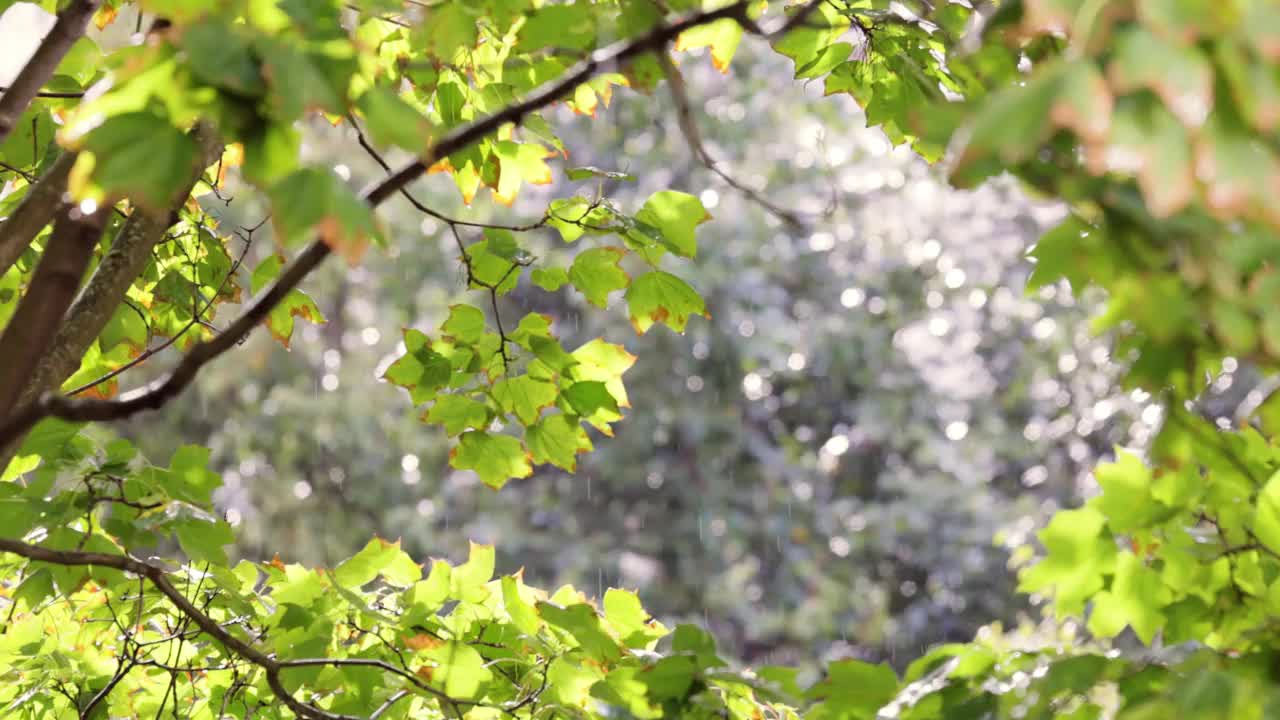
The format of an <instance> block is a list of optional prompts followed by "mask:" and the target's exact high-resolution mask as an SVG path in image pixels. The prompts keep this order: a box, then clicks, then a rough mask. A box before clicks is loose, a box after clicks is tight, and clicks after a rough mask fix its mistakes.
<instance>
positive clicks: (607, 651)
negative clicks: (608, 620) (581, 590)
mask: <svg viewBox="0 0 1280 720" xmlns="http://www.w3.org/2000/svg"><path fill="white" fill-rule="evenodd" d="M537 607H538V614H539V615H541V616H542V619H543V620H546V621H547V623H549V624H551V625H554V626H556V627H558V628H561V629H562V630H565V631H567V632H568V633H569V635H571V636H572V637H573V639H574V640H575V641H577V644H578V646H579V647H581V648H582V649H583V651H585V652H586V653H587V655H588V656H590V657H591V658H593V659H595V660H597V661H602V662H616V661H617V660H618V658H620V657H621V656H622V652H621V650H620V648H619V647H618V643H617V642H615V641H614V639H613V638H611V637H609V635H608V633H606V632H605V631H604V629H603V628H601V627H600V616H599V615H596V612H595V610H593V609H592V608H591V606H590V605H570V606H568V607H560V606H559V605H556V604H554V603H550V602H540V603H538V605H537Z"/></svg>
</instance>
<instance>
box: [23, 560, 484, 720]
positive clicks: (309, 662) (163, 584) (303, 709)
mask: <svg viewBox="0 0 1280 720" xmlns="http://www.w3.org/2000/svg"><path fill="white" fill-rule="evenodd" d="M0 552H6V553H12V554H14V555H18V556H21V557H24V558H27V559H28V560H32V561H35V562H43V563H50V564H53V565H64V566H95V567H103V568H112V569H115V570H120V571H121V572H128V573H133V574H134V575H137V576H138V577H140V578H146V580H147V581H148V582H150V583H151V584H152V585H154V586H155V588H156V589H157V590H159V591H160V593H161V594H162V595H164V596H165V597H166V598H168V600H169V602H170V603H172V604H173V605H174V606H175V607H176V608H177V609H178V611H179V612H181V613H182V615H183V616H185V617H186V618H188V619H189V620H190V621H191V622H192V623H194V624H195V625H196V627H198V628H200V630H201V631H202V632H203V633H204V634H206V635H209V636H210V637H212V638H213V639H214V640H217V641H218V642H219V643H220V644H221V645H222V646H223V647H224V648H226V650H227V652H229V653H231V654H233V655H236V656H238V657H240V658H242V659H243V660H245V661H247V662H250V663H252V664H254V665H257V666H258V667H260V668H262V669H263V670H264V671H265V672H266V678H267V684H268V685H269V686H270V687H271V691H272V692H273V693H275V695H276V696H277V697H278V698H279V699H280V701H281V702H282V703H284V704H285V705H286V706H287V707H288V708H289V709H290V710H292V711H293V712H294V713H295V714H296V715H297V716H298V717H301V718H307V719H309V720H361V719H360V718H356V717H354V716H350V715H341V714H338V713H331V712H328V711H327V710H324V709H322V708H319V707H316V706H315V705H311V704H310V703H306V702H303V701H301V700H299V699H298V698H297V697H295V696H294V694H293V693H292V692H290V691H289V689H288V688H286V687H285V686H284V683H282V682H281V680H280V673H281V671H282V670H287V669H289V668H294V667H315V666H317V665H328V666H337V667H342V666H359V667H373V668H377V669H380V670H383V671H384V672H389V673H393V674H395V675H397V676H399V677H401V678H403V679H405V680H407V681H408V682H410V683H411V684H412V685H413V686H414V687H415V688H417V689H419V690H421V691H423V692H425V693H427V694H429V695H431V696H432V697H435V698H436V699H437V700H438V701H439V702H440V703H441V705H442V706H444V707H448V708H449V709H450V710H451V711H452V712H453V713H454V714H455V715H457V716H459V717H461V712H460V707H461V706H462V705H464V704H474V703H466V702H464V701H461V700H457V699H455V698H453V697H451V696H449V695H447V694H446V693H444V692H442V691H441V690H439V689H437V688H434V687H432V686H430V685H428V684H426V683H424V682H423V681H422V680H421V679H419V678H418V677H417V676H415V675H413V674H412V673H410V672H408V671H407V670H402V669H401V668H397V667H396V666H394V665H391V664H390V663H386V662H383V661H381V660H376V659H371V658H307V659H297V660H278V659H276V658H274V657H272V656H271V655H268V654H267V653H265V652H263V651H261V650H259V649H258V648H256V647H254V646H253V645H251V644H249V642H247V641H245V640H242V639H240V638H238V637H236V636H235V635H233V634H232V633H231V632H230V631H229V630H227V628H226V627H223V626H222V625H220V624H219V623H218V621H217V620H214V619H213V618H212V617H211V616H210V615H209V614H208V613H207V612H206V611H204V610H201V609H200V608H198V607H196V606H195V603H193V602H192V601H191V600H190V599H189V598H188V597H187V596H186V594H185V593H183V592H182V591H180V590H179V589H178V588H177V587H175V586H174V584H173V581H171V580H170V579H169V574H168V573H167V572H166V571H165V570H164V569H163V568H161V567H159V566H156V565H152V564H150V563H146V562H143V561H141V560H136V559H134V558H132V557H129V556H128V555H114V554H111V553H100V552H88V551H82V550H54V549H51V548H46V547H41V546H39V545H31V544H28V543H24V542H21V541H19V540H9V539H3V538H0ZM134 664H144V663H142V662H137V661H134V662H131V663H130V667H131V666H132V665H134ZM119 675H120V673H117V677H118V676H119ZM115 682H118V680H116V681H115ZM115 682H113V683H111V684H109V685H108V687H107V688H104V691H103V692H100V693H99V694H98V695H99V696H105V693H106V692H109V691H110V690H109V688H110V687H112V686H113V685H114V684H115ZM403 692H404V691H399V692H397V693H396V694H394V695H393V696H392V697H393V699H390V700H388V701H387V702H386V703H384V705H383V706H382V707H380V708H379V709H378V710H377V711H375V712H374V715H373V717H374V718H376V717H378V716H380V715H381V714H382V713H384V712H386V710H387V709H388V708H389V707H390V706H391V705H393V704H394V703H395V702H396V701H397V700H399V699H400V698H401V697H403V694H402V693H403ZM94 701H95V702H99V701H100V698H99V697H96V696H95V699H94Z"/></svg>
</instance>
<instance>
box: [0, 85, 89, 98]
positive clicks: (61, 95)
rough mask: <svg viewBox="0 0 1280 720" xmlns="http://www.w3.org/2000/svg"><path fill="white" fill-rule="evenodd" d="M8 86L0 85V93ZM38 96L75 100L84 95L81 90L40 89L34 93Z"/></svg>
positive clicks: (6, 90)
mask: <svg viewBox="0 0 1280 720" xmlns="http://www.w3.org/2000/svg"><path fill="white" fill-rule="evenodd" d="M8 91H9V88H7V87H4V86H0V93H4V92H8ZM36 97H38V98H48V99H50V100H75V99H77V98H82V97H84V93H83V92H47V91H44V90H41V91H40V92H37V93H36Z"/></svg>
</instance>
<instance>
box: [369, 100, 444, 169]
mask: <svg viewBox="0 0 1280 720" xmlns="http://www.w3.org/2000/svg"><path fill="white" fill-rule="evenodd" d="M360 112H361V114H363V115H364V120H365V126H366V127H367V128H368V130H369V134H370V135H371V136H372V137H373V141H374V142H375V143H376V144H378V145H382V146H384V147H385V146H389V145H390V146H395V147H399V148H402V149H404V150H408V151H409V152H411V153H414V154H415V155H421V154H422V153H424V152H425V151H426V149H427V147H428V146H429V145H430V144H431V141H432V138H433V137H434V135H435V129H434V127H433V126H432V124H431V121H430V120H428V119H427V117H426V116H425V115H423V114H421V113H419V112H418V111H417V110H415V109H413V106H411V105H409V103H407V102H405V101H404V100H401V99H400V96H398V95H396V94H395V93H394V92H392V91H390V90H387V89H385V88H379V87H374V88H370V89H369V90H368V91H367V92H365V94H364V95H361V96H360Z"/></svg>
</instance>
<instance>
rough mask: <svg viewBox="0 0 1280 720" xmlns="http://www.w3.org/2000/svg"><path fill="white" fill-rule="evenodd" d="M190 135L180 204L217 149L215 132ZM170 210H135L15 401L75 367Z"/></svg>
mask: <svg viewBox="0 0 1280 720" xmlns="http://www.w3.org/2000/svg"><path fill="white" fill-rule="evenodd" d="M192 135H193V136H194V138H195V140H196V143H197V144H198V145H199V147H200V153H199V157H198V158H197V160H196V162H195V164H194V165H193V167H192V169H191V174H190V175H189V176H188V179H187V183H186V184H184V186H183V187H182V188H180V189H179V191H178V193H177V194H178V195H179V196H180V197H181V200H180V201H179V203H182V202H186V199H187V197H188V196H189V195H190V194H191V190H192V188H193V187H195V184H196V182H197V181H199V179H200V175H201V174H202V173H203V172H204V170H205V168H207V167H209V165H211V164H213V162H214V161H216V160H217V158H218V155H219V154H220V153H221V152H222V146H221V144H220V143H219V142H218V137H217V134H216V133H214V132H213V130H212V129H210V128H209V127H208V126H205V125H197V126H196V128H195V129H194V130H192ZM179 207H180V205H179ZM174 210H176V208H163V209H161V210H158V211H157V210H146V209H144V208H143V207H141V206H138V207H136V208H134V211H133V214H131V215H130V216H129V219H128V220H127V221H125V224H124V227H122V228H120V232H119V233H118V234H117V235H116V237H115V239H114V240H113V241H112V242H111V248H110V249H109V250H107V254H106V255H104V256H103V258H102V262H100V263H98V267H97V269H96V270H94V272H93V276H92V277H90V278H89V282H88V284H87V285H85V288H84V292H82V293H81V294H80V297H78V298H76V301H75V304H74V305H72V306H71V311H70V312H69V313H67V317H66V320H65V321H64V322H63V323H62V326H61V327H59V328H58V333H57V335H56V337H54V340H53V343H52V344H51V345H50V346H49V348H48V350H47V351H46V352H45V354H44V356H43V357H41V358H40V362H39V364H38V365H37V366H36V368H35V372H34V373H33V374H32V375H31V378H30V380H29V382H28V383H27V385H26V386H25V387H23V388H22V389H21V391H20V392H19V394H18V404H19V405H25V404H27V403H28V402H31V401H33V400H35V399H36V398H37V397H38V396H39V395H40V393H42V392H44V391H45V390H56V389H57V388H58V387H59V386H61V385H62V383H63V382H65V381H66V379H67V378H68V377H70V376H71V375H72V373H74V372H75V371H76V369H78V368H79V367H80V358H82V357H83V356H84V354H85V352H86V351H88V349H89V346H90V345H92V344H93V341H94V340H95V339H96V338H97V337H98V335H99V334H101V333H102V329H103V328H104V327H106V325H107V322H109V321H110V320H111V316H112V314H113V313H115V311H116V308H118V307H119V306H120V303H122V302H124V298H125V295H126V293H128V292H129V287H130V286H132V285H133V281H134V280H136V279H137V277H138V275H139V274H141V273H142V271H143V270H144V269H146V267H147V263H148V262H149V261H150V260H151V250H152V249H153V248H154V247H155V246H156V244H157V243H159V242H160V241H161V240H162V239H164V235H165V231H166V230H168V229H169V227H170V226H171V225H172V222H171V220H172V215H173V212H174Z"/></svg>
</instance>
